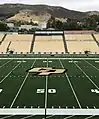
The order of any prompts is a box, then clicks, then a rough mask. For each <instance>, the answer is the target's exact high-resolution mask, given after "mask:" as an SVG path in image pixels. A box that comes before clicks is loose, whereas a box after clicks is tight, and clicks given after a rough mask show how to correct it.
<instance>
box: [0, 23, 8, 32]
mask: <svg viewBox="0 0 99 119" xmlns="http://www.w3.org/2000/svg"><path fill="white" fill-rule="evenodd" d="M8 29H9V28H8V26H7V24H5V23H4V22H0V31H7V30H8Z"/></svg>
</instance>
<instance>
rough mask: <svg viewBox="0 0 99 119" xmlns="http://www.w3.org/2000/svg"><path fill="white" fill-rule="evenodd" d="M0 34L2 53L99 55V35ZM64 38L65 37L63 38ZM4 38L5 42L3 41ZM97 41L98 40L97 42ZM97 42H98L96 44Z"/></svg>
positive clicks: (59, 33) (0, 50) (60, 33)
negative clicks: (88, 52) (86, 53)
mask: <svg viewBox="0 0 99 119" xmlns="http://www.w3.org/2000/svg"><path fill="white" fill-rule="evenodd" d="M4 36H5V34H3V33H2V34H0V41H2V43H1V44H0V53H1V52H3V53H6V52H9V51H13V52H17V53H21V52H23V54H26V53H27V52H29V53H32V52H34V53H38V52H41V53H45V52H46V53H48V54H49V53H51V52H52V53H53V54H54V53H56V52H57V53H59V54H61V53H67V52H69V53H70V54H72V53H74V52H76V53H80V52H81V53H85V51H90V53H99V46H98V43H99V34H96V33H94V34H91V33H84V34H83V33H81V34H80V33H79V34H77V33H74V34H70V33H65V34H64V35H63V32H56V33H55V31H53V32H51V31H50V32H47V31H46V32H45V31H44V32H41V31H40V32H36V33H35V34H34V35H29V34H7V35H6V36H5V37H4ZM63 36H64V37H63ZM3 38H4V40H2V39H3ZM95 39H96V40H95ZM96 41H97V42H96Z"/></svg>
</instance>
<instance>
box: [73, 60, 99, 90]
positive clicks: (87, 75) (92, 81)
mask: <svg viewBox="0 0 99 119" xmlns="http://www.w3.org/2000/svg"><path fill="white" fill-rule="evenodd" d="M73 63H74V64H75V65H76V67H78V69H80V70H81V71H82V72H83V74H84V75H85V76H86V77H87V79H89V81H90V82H91V83H92V84H93V85H94V86H95V87H96V88H97V89H99V87H98V86H97V85H96V84H95V83H94V81H93V80H92V79H91V78H90V77H89V76H88V75H87V74H86V73H85V72H84V70H83V69H82V68H81V67H80V66H79V65H78V64H76V63H75V62H73Z"/></svg>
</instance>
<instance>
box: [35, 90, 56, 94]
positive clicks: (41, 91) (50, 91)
mask: <svg viewBox="0 0 99 119" xmlns="http://www.w3.org/2000/svg"><path fill="white" fill-rule="evenodd" d="M36 93H38V94H40V93H45V89H37V91H36ZM48 93H50V94H55V93H56V89H48Z"/></svg>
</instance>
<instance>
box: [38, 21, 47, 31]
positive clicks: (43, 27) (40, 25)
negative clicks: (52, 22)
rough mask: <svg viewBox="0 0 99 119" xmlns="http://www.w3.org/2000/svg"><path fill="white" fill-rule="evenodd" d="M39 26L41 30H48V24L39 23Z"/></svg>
mask: <svg viewBox="0 0 99 119" xmlns="http://www.w3.org/2000/svg"><path fill="white" fill-rule="evenodd" d="M38 25H39V27H40V28H41V29H46V27H47V23H46V22H39V23H38Z"/></svg>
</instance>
